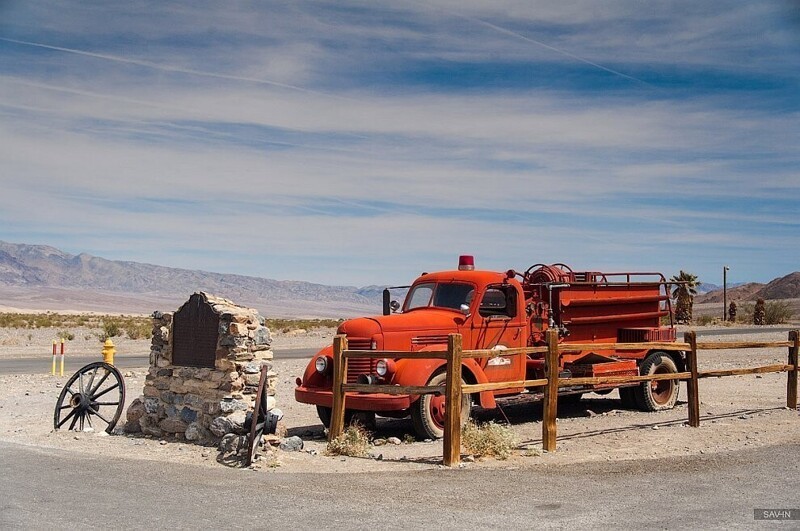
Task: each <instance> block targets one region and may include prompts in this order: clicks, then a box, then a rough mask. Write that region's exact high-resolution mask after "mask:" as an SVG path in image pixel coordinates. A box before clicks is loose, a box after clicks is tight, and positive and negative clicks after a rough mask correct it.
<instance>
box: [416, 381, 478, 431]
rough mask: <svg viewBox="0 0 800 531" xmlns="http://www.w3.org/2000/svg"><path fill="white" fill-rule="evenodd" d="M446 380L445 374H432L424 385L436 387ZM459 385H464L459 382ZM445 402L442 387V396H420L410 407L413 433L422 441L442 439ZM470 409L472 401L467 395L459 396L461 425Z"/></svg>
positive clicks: (465, 421) (467, 418) (464, 422)
mask: <svg viewBox="0 0 800 531" xmlns="http://www.w3.org/2000/svg"><path fill="white" fill-rule="evenodd" d="M446 380H447V373H445V372H440V373H439V374H434V375H433V376H432V377H431V379H430V380H428V383H427V384H425V385H430V386H436V385H443V384H444V383H445V381H446ZM461 383H462V384H463V383H465V382H464V380H461ZM446 405H447V400H446V399H445V396H444V387H442V394H441V395H439V396H436V395H422V396H421V397H420V398H419V400H417V401H416V402H414V404H412V406H411V421H412V422H413V423H414V431H415V432H416V433H417V436H418V437H420V438H422V439H441V438H442V437H444V421H445V406H446ZM471 407H472V399H471V398H470V396H469V395H466V394H462V395H461V425H462V426H463V425H464V424H466V423H467V420H469V413H470V408H471Z"/></svg>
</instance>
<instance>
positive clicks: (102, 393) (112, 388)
mask: <svg viewBox="0 0 800 531" xmlns="http://www.w3.org/2000/svg"><path fill="white" fill-rule="evenodd" d="M117 387H119V382H117V383H115V384H114V385H112V386H111V387H109V388H107V389H103V390H102V391H100V392H99V393H97V394H96V395H93V396H91V397H89V398H90V400H92V401H95V400H97V399H98V398H100V397H101V396H103V395H104V394H106V393H107V392H109V391H113V390H114V389H116V388H117Z"/></svg>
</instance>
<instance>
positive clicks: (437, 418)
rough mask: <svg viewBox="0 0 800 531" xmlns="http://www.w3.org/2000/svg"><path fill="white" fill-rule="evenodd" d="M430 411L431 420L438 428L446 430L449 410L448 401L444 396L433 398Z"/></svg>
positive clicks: (429, 406)
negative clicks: (445, 420) (446, 418)
mask: <svg viewBox="0 0 800 531" xmlns="http://www.w3.org/2000/svg"><path fill="white" fill-rule="evenodd" d="M428 410H429V411H430V414H431V420H432V421H433V423H434V424H436V427H438V428H441V429H444V419H445V411H446V410H447V400H446V399H445V397H444V395H439V396H432V397H431V399H430V404H429V405H428Z"/></svg>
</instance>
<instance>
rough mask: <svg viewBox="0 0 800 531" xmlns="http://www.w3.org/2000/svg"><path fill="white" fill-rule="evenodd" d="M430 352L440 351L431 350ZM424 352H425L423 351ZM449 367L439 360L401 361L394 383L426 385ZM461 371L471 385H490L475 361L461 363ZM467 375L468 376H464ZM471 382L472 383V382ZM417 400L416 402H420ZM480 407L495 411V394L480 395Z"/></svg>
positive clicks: (398, 361)
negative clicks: (435, 375)
mask: <svg viewBox="0 0 800 531" xmlns="http://www.w3.org/2000/svg"><path fill="white" fill-rule="evenodd" d="M430 350H438V349H433V348H431V349H430ZM423 351H424V350H423ZM446 366H447V362H446V361H445V360H439V359H401V360H397V362H396V372H395V375H394V377H393V378H392V383H393V384H396V385H400V386H410V385H414V386H416V385H425V384H427V383H428V380H430V379H431V376H433V375H434V374H435V373H437V372H438V371H439V370H444V369H445V367H446ZM461 370H462V374H463V377H464V380H466V381H467V382H469V383H478V384H482V383H488V382H489V380H488V379H487V378H486V374H485V373H484V372H483V369H481V367H480V365H478V363H477V362H476V361H475V360H474V359H471V358H469V359H465V360H462V361H461ZM464 373H466V374H464ZM470 380H471V381H470ZM418 399H419V397H417V398H415V399H414V401H416V400H418ZM479 405H480V406H481V407H482V408H485V409H494V408H495V407H497V404H496V403H495V400H494V393H492V392H491V391H485V392H483V393H480V395H479Z"/></svg>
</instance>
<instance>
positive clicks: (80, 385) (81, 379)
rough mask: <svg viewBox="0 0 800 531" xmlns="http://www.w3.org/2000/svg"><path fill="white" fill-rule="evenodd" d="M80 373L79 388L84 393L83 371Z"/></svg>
mask: <svg viewBox="0 0 800 531" xmlns="http://www.w3.org/2000/svg"><path fill="white" fill-rule="evenodd" d="M80 374H81V375H80V377H78V389H79V390H80V392H81V394H83V373H80Z"/></svg>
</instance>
